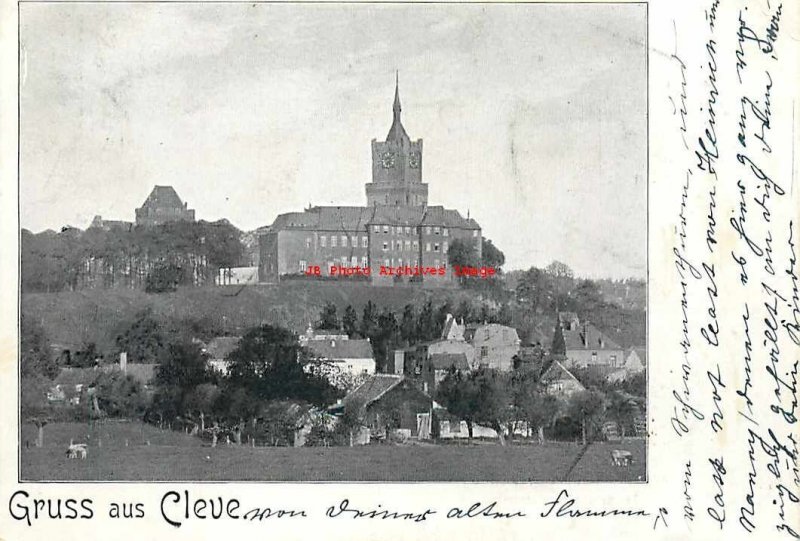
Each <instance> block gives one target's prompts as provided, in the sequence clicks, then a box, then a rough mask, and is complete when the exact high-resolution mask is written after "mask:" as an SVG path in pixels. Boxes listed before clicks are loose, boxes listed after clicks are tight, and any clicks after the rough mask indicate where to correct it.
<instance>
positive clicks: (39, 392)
mask: <svg viewBox="0 0 800 541" xmlns="http://www.w3.org/2000/svg"><path fill="white" fill-rule="evenodd" d="M50 385H51V382H50V380H48V379H46V378H45V377H43V376H42V375H40V374H34V375H32V376H25V377H22V378H20V417H22V419H24V420H25V421H26V422H29V423H33V424H34V425H36V429H37V434H36V447H42V446H43V445H44V427H45V426H46V425H47V424H48V423H49V422H50V408H49V405H48V403H47V392H48V391H49V389H50Z"/></svg>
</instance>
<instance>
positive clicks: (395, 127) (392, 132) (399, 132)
mask: <svg viewBox="0 0 800 541" xmlns="http://www.w3.org/2000/svg"><path fill="white" fill-rule="evenodd" d="M402 110H403V108H402V107H401V106H400V75H399V74H398V72H395V82H394V103H393V104H392V127H391V128H389V133H388V135H386V140H387V141H403V140H405V141H406V142H409V141H411V138H410V137H409V136H408V134H407V133H406V129H405V128H404V127H403V123H402V122H400V111H402Z"/></svg>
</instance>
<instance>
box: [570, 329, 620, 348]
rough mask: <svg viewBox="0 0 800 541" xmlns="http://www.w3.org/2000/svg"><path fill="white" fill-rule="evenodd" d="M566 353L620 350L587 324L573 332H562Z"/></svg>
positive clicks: (599, 331) (601, 333) (600, 332)
mask: <svg viewBox="0 0 800 541" xmlns="http://www.w3.org/2000/svg"><path fill="white" fill-rule="evenodd" d="M562 333H563V335H564V343H565V344H566V346H567V351H569V350H574V349H622V348H621V347H620V345H619V344H617V343H616V342H614V341H613V340H611V339H610V338H609V337H607V336H606V335H605V334H603V332H602V331H601V330H600V329H598V328H597V327H595V326H594V325H592V324H591V323H587V324H584V325H581V326H579V327H578V328H577V329H576V330H574V331H568V330H566V329H563V330H562Z"/></svg>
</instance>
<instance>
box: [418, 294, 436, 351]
mask: <svg viewBox="0 0 800 541" xmlns="http://www.w3.org/2000/svg"><path fill="white" fill-rule="evenodd" d="M435 332H436V323H435V321H434V316H433V304H432V303H431V301H428V302H426V303H425V305H424V306H423V307H422V310H421V311H420V313H419V316H418V317H417V339H418V340H422V341H425V340H433V339H435V338H438V336H437V335H436V334H435Z"/></svg>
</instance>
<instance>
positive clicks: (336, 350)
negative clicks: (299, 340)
mask: <svg viewBox="0 0 800 541" xmlns="http://www.w3.org/2000/svg"><path fill="white" fill-rule="evenodd" d="M306 348H307V349H308V351H309V353H310V354H311V355H312V356H314V357H317V358H321V359H372V358H373V357H372V344H370V342H369V340H341V339H338V340H337V339H335V338H329V339H324V340H309V341H308V342H307V343H306Z"/></svg>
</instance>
